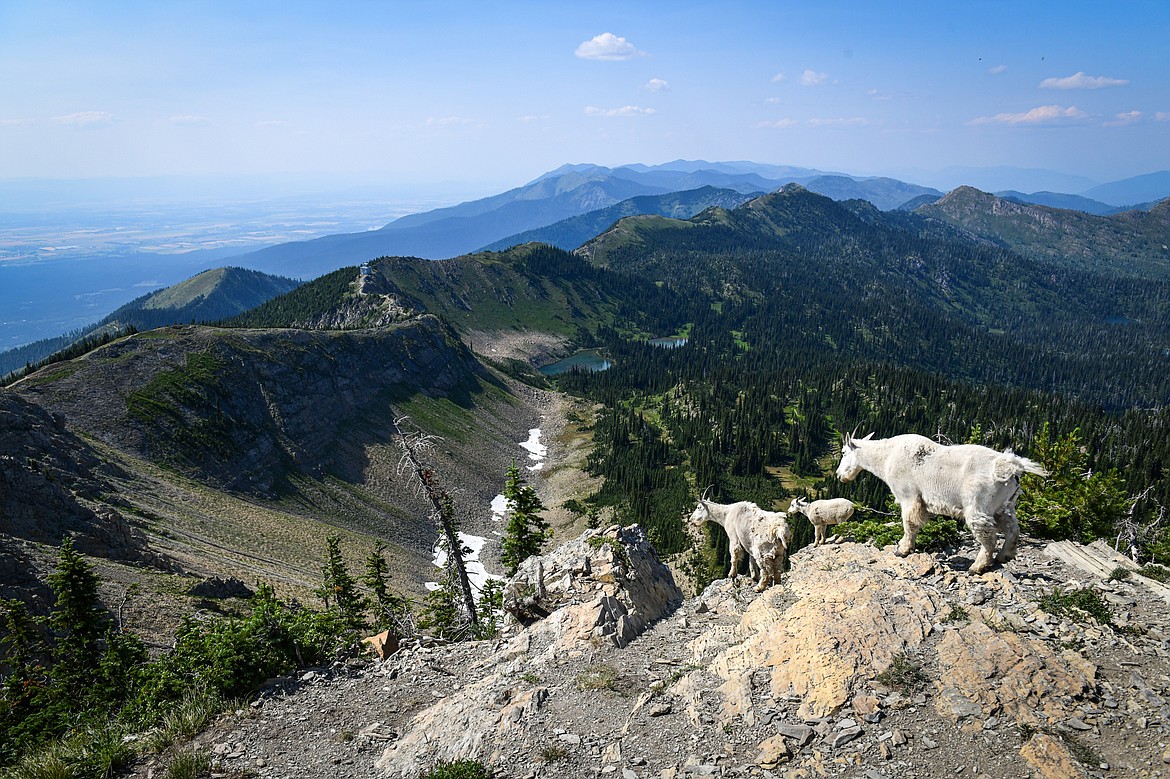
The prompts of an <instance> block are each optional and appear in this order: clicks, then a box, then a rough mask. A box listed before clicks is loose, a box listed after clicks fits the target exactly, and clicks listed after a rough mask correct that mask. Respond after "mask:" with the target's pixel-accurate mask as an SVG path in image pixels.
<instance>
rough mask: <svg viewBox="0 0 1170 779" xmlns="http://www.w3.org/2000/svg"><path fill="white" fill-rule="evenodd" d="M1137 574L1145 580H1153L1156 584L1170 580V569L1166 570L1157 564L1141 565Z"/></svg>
mask: <svg viewBox="0 0 1170 779" xmlns="http://www.w3.org/2000/svg"><path fill="white" fill-rule="evenodd" d="M1138 573H1140V574H1141V575H1142V576H1144V577H1146V578H1147V579H1153V580H1154V581H1156V582H1164V581H1166V580H1167V579H1170V568H1167V567H1166V566H1164V565H1158V564H1157V563H1147V564H1146V565H1143V566H1142V567H1141V570H1139V571H1138Z"/></svg>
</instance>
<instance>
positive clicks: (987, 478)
mask: <svg viewBox="0 0 1170 779" xmlns="http://www.w3.org/2000/svg"><path fill="white" fill-rule="evenodd" d="M863 470H865V471H869V472H870V473H872V474H873V475H874V476H876V477H878V478H879V479H881V480H882V481H884V482H885V483H886V486H888V487H889V488H890V492H892V493H894V499H895V500H896V501H898V505H899V506H901V507H902V530H903V535H902V540H901V541H899V542H898V551H897V555H898V556H899V557H905V556H906V555H908V554H910V552H912V551H913V550H914V539H915V538H916V537H917V536H918V531H919V530H921V529H922V526H923V525H925V524H926V520H927V518H928V517H929V516H930V515H931V514H941V515H943V516H946V517H955V518H956V519H959V518H961V519H963V520H964V521H965V522H966V523H967V527H968V528H969V529H970V530H971V534H972V535H974V536H975V541H976V542H977V543H978V544H979V546H980V550H979V554H978V555H977V556H976V557H975V562H974V563H973V564H972V565H971V572H972V573H983V572H984V571H986V570H987V569H988V568H989V567H990V566H991V560H992V556H993V555H994V556H995V560H996V562H999V563H1006V562H1007V561H1008V560H1011V559H1013V558H1014V557H1015V556H1016V541H1017V540H1018V539H1019V536H1020V525H1019V522H1017V521H1016V501H1018V500H1019V498H1020V474H1022V473H1025V472H1026V473H1034V474H1037V475H1039V476H1047V475H1048V472H1047V471H1045V470H1044V468H1043V467H1041V466H1040V465H1039V464H1038V463H1035V462H1033V461H1031V460H1029V459H1027V458H1026V457H1020V456H1019V455H1017V454H1013V453H1012V451H1011V450H1010V449H1009V450H1007V451H1006V452H997V451H996V450H994V449H989V448H987V447H986V446H977V445H975V444H963V445H959V446H944V445H942V444H937V443H935V442H934V441H931V440H930V439H929V438H924V437H923V436H920V435H914V434H907V435H896V436H894V437H893V438H885V439H876V440H875V439H873V433H870V434H869V435H867V436H866V437H865V438H854V437H853V436H852V435H846V436H845V441H844V446H842V448H841V464H840V465H838V466H837V478H838V479H840V480H841V481H852V480H853V479H854V478H856V477H857V474H859V473H861V472H862V471H863ZM996 531H998V532H1000V533H1003V548H1002V549H1000V551H999V554H998V555H996V554H995V542H996V538H995V534H996Z"/></svg>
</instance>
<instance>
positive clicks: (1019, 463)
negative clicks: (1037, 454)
mask: <svg viewBox="0 0 1170 779" xmlns="http://www.w3.org/2000/svg"><path fill="white" fill-rule="evenodd" d="M994 468H995V480H996V481H1005V482H1006V481H1009V480H1011V479H1014V478H1018V477H1019V476H1020V474H1023V473H1034V474H1036V475H1037V476H1047V475H1048V471H1047V469H1045V467H1044V466H1043V465H1041V464H1040V463H1038V462H1036V461H1035V460H1029V459H1028V458H1027V457H1021V456H1020V455H1018V454H1016V453H1015V452H1013V451H1012V450H1011V449H1008V450H1007V451H1006V452H1004V453H1003V454H1001V455H1000V456H999V457H997V458H995V466H994Z"/></svg>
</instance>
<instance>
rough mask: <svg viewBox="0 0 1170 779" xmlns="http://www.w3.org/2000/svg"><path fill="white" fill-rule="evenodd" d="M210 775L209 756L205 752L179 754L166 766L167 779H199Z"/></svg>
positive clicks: (183, 752)
mask: <svg viewBox="0 0 1170 779" xmlns="http://www.w3.org/2000/svg"><path fill="white" fill-rule="evenodd" d="M210 774H211V755H209V754H207V753H206V752H198V751H194V750H192V751H182V752H179V753H177V754H176V755H175V757H174V758H173V759H172V760H171V764H170V765H169V766H167V779H200V777H204V776H209V775H210Z"/></svg>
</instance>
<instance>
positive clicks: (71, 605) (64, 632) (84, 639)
mask: <svg viewBox="0 0 1170 779" xmlns="http://www.w3.org/2000/svg"><path fill="white" fill-rule="evenodd" d="M48 580H49V587H50V588H51V589H52V590H53V595H54V596H55V597H56V603H55V604H54V606H53V610H52V611H51V612H50V613H49V628H50V630H52V632H53V635H54V636H55V638H56V643H55V646H54V649H53V655H54V660H55V661H56V662H55V664H54V674H55V675H64V676H68V677H69V679H67V680H63V681H66V683H67V684H71V683H72V682H80V680H81V679H83V678H84V676H85V672H86V671H89V670H92V669H94V668H96V667H97V664H98V660H99V658H100V657H101V652H100V643H101V640H102V637H103V636H104V635H105V632H106V623H107V622H108V621H109V617H108V615H107V613H106V611H105V609H103V608H102V605H101V601H99V600H98V577H97V574H96V573H94V570H93V566H92V565H90V564H89V563H88V562H87V561H86V559H85V557H83V556H82V554H81V553H80V552H78V551H77V550H76V549H74V548H73V539H71V538H68V537H66V538H65V539H64V540H63V541H62V542H61V550H60V552H59V553H58V555H57V568H56V570H54V571H53V572H52V573H51V574H49V576H48Z"/></svg>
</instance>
